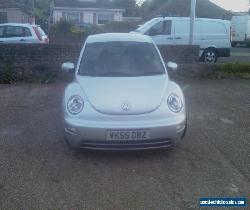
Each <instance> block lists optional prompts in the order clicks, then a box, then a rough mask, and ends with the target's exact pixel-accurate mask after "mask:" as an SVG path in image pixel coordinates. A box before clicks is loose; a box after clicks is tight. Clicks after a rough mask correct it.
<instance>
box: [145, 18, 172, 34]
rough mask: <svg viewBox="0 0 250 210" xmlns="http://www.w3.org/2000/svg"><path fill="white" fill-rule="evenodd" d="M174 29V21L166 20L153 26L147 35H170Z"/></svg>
mask: <svg viewBox="0 0 250 210" xmlns="http://www.w3.org/2000/svg"><path fill="white" fill-rule="evenodd" d="M171 29H172V21H171V20H164V21H161V22H159V23H157V24H155V25H154V26H152V27H151V28H150V29H149V30H148V31H147V32H146V34H147V35H154V36H155V35H170V34H171Z"/></svg>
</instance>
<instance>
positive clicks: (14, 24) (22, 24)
mask: <svg viewBox="0 0 250 210" xmlns="http://www.w3.org/2000/svg"><path fill="white" fill-rule="evenodd" d="M0 26H23V27H30V26H38V25H34V24H29V23H3V24H0Z"/></svg>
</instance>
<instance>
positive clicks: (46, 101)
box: [0, 80, 250, 210]
mask: <svg viewBox="0 0 250 210" xmlns="http://www.w3.org/2000/svg"><path fill="white" fill-rule="evenodd" d="M64 86H65V84H64V83H56V84H50V85H38V84H30V85H24V84H19V85H14V86H8V85H1V86H0V96H1V98H0V107H1V109H0V209H1V210H2V209H3V210H12V209H17V210H21V209H25V210H26V209H27V210H29V209H32V210H35V209H51V210H56V209H60V210H61V209H65V210H70V209H72V210H77V209H108V210H112V209H114V210H118V209H157V210H160V209H170V210H175V209H183V210H188V209H189V210H191V209H199V208H200V207H199V198H200V197H247V198H248V200H249V197H248V196H249V195H250V191H249V189H250V184H249V178H250V176H249V172H250V157H249V154H250V151H249V150H250V145H249V142H250V141H249V140H250V82H249V80H201V81H190V82H182V87H183V89H184V90H185V95H186V100H187V106H188V117H189V128H188V133H187V136H186V138H185V140H184V141H183V142H182V144H180V145H179V146H178V147H176V148H174V149H173V150H164V151H154V152H133V153H131V152H130V153H107V152H106V153H103V152H80V153H75V152H73V151H71V150H69V149H68V147H67V146H66V144H65V143H64V141H63V137H62V128H61V122H60V120H61V118H60V103H61V98H62V93H63V89H64ZM213 209H215V208H213ZM246 209H247V208H246Z"/></svg>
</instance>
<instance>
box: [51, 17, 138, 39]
mask: <svg viewBox="0 0 250 210" xmlns="http://www.w3.org/2000/svg"><path fill="white" fill-rule="evenodd" d="M138 25H139V22H110V23H107V24H105V25H89V26H86V27H84V28H81V27H76V26H74V25H73V24H72V23H70V22H68V21H67V20H60V21H59V22H57V23H56V24H55V25H54V26H52V28H51V31H50V34H51V35H62V34H72V35H76V34H78V35H83V36H88V35H91V34H99V33H112V32H114V33H118V32H121V33H128V32H130V31H133V30H135V29H136V28H137V27H138Z"/></svg>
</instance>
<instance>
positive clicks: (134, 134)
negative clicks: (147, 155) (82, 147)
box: [106, 129, 150, 140]
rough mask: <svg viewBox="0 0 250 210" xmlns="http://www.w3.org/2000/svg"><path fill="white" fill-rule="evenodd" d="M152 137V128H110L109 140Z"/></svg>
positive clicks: (108, 132) (107, 133)
mask: <svg viewBox="0 0 250 210" xmlns="http://www.w3.org/2000/svg"><path fill="white" fill-rule="evenodd" d="M149 138H150V130H146V129H143V130H108V131H107V132H106V139H107V140H147V139H149Z"/></svg>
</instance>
